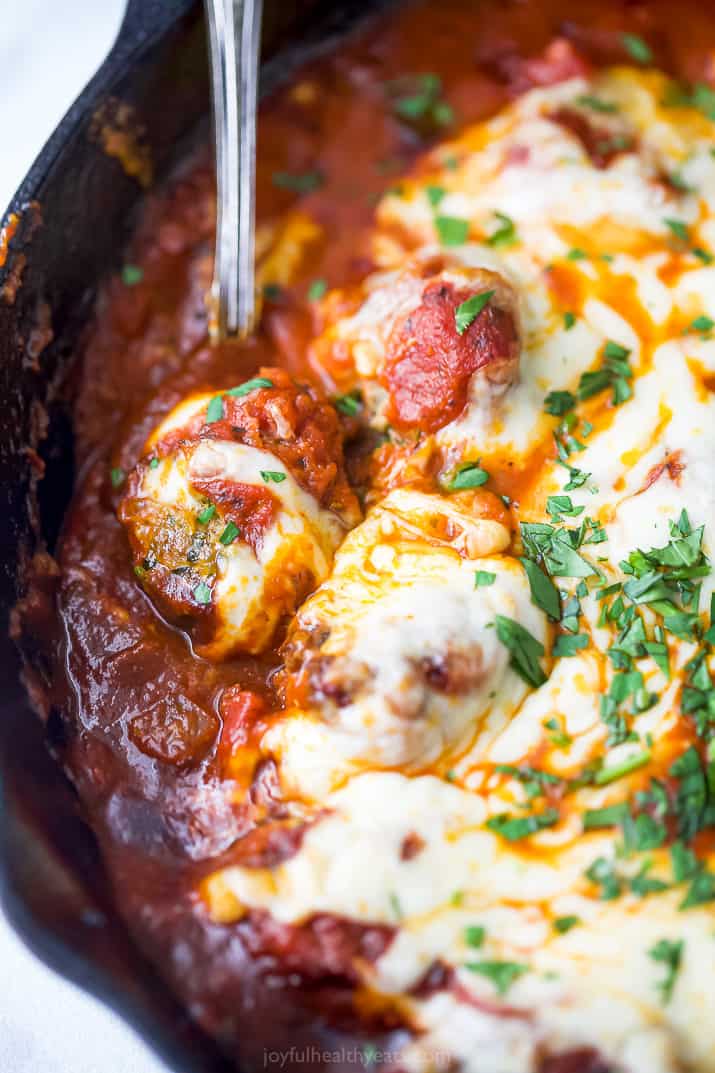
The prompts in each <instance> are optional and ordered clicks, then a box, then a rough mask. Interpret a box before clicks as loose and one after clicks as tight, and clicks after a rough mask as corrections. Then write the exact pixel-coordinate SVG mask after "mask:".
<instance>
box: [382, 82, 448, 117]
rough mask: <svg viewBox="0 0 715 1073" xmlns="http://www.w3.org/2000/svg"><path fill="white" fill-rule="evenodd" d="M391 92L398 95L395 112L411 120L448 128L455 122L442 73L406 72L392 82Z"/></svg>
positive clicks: (395, 95) (396, 96)
mask: <svg viewBox="0 0 715 1073" xmlns="http://www.w3.org/2000/svg"><path fill="white" fill-rule="evenodd" d="M387 89H388V92H390V94H391V95H392V96H394V97H395V100H393V104H392V107H393V110H394V112H395V115H397V116H398V117H399V118H400V119H404V120H406V121H407V122H408V123H418V122H420V121H422V122H424V121H425V120H426V121H427V122H429V123H432V124H433V125H434V126H436V127H445V126H448V125H449V124H450V123H452V122H454V111H453V110H452V107H451V105H450V104H449V103H448V102H447V101H445V100H444V99H443V97H442V80H441V78H440V77H439V75H436V74H432V73H431V72H428V73H426V74H418V75H405V76H403V77H402V78H397V79H395V80H394V81H393V82H390V83H388V86H387Z"/></svg>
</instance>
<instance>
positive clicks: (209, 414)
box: [206, 395, 223, 425]
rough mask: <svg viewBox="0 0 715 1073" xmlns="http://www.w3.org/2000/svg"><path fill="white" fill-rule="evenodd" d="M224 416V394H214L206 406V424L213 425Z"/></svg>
mask: <svg viewBox="0 0 715 1073" xmlns="http://www.w3.org/2000/svg"><path fill="white" fill-rule="evenodd" d="M222 418H223V395H214V397H213V398H212V399H211V400H210V402H209V404H208V406H207V407H206V424H207V425H212V424H213V423H214V422H215V421H221V420H222Z"/></svg>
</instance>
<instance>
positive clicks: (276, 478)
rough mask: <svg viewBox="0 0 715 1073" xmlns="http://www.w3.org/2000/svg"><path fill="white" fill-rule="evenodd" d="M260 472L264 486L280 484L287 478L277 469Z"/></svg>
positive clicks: (285, 474)
mask: <svg viewBox="0 0 715 1073" xmlns="http://www.w3.org/2000/svg"><path fill="white" fill-rule="evenodd" d="M260 472H261V477H262V478H263V480H264V481H265V482H266V484H281V482H282V481H284V480H285V479H286V477H287V476H288V474H287V473H283V472H282V471H281V470H279V469H262V470H261V471H260Z"/></svg>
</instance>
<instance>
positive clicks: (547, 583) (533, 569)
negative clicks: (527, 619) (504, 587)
mask: <svg viewBox="0 0 715 1073" xmlns="http://www.w3.org/2000/svg"><path fill="white" fill-rule="evenodd" d="M519 562H520V563H521V565H522V566H523V567H524V571H525V573H526V578H527V581H528V582H529V588H530V590H531V602H532V603H533V604H535V605H536V607H540V608H541V610H542V611H545V612H546V614H547V615H548V616H549V618H551V619H553V620H554V621H556V620H557V619H559V618H561V600H560V599H559V593H558V589H557V588H556V586H555V585H554V583H553V581H552V580H551V578H550V577H547V575H546V574H545V573H544V571H543V570H541V568H540V567H538V566H537V565H536V563H535V562H534V561H533V559H526V558H521V559H520V560H519Z"/></svg>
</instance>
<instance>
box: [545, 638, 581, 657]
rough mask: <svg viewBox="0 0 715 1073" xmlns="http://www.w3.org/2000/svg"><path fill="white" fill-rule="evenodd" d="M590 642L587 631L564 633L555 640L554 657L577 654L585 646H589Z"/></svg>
mask: <svg viewBox="0 0 715 1073" xmlns="http://www.w3.org/2000/svg"><path fill="white" fill-rule="evenodd" d="M588 643H589V637H588V634H586V633H575V634H566V633H562V634H561V636H560V637H557V638H556V641H555V642H554V647H553V648H552V650H551V655H552V656H553V657H554V659H561V658H563V657H568V656H575V655H576V654H577V653H578V652H581V651H582V650H583V649H584V648H588Z"/></svg>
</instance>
